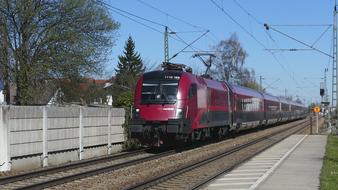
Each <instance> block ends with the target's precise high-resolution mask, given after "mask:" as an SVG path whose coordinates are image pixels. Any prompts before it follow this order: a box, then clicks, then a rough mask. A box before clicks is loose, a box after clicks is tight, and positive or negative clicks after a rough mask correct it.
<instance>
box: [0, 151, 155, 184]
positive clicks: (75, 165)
mask: <svg viewBox="0 0 338 190" xmlns="http://www.w3.org/2000/svg"><path fill="white" fill-rule="evenodd" d="M147 150H149V149H141V150H136V151H133V152H126V153H121V154H118V155H112V156H104V157H100V158H95V159H89V160H81V161H77V162H74V163H69V164H65V165H61V166H57V167H51V168H46V169H41V170H36V171H32V172H27V173H22V174H17V175H12V176H6V177H0V185H5V184H8V183H13V182H17V181H22V180H26V179H30V178H34V177H39V176H44V175H47V174H53V173H57V172H61V171H65V170H70V169H75V168H80V167H85V166H89V165H93V164H96V163H102V162H109V161H114V160H117V159H121V158H124V157H130V156H135V155H138V154H141V153H144V152H145V151H147Z"/></svg>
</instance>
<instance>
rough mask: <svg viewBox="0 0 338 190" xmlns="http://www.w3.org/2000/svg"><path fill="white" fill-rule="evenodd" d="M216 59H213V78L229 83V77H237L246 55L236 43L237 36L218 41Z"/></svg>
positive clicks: (238, 43)
mask: <svg viewBox="0 0 338 190" xmlns="http://www.w3.org/2000/svg"><path fill="white" fill-rule="evenodd" d="M213 51H215V55H216V58H215V59H213V64H214V68H212V70H211V71H212V75H213V78H216V79H218V80H221V81H229V79H230V76H231V77H235V78H236V77H237V76H238V75H239V73H240V71H241V69H242V66H243V65H244V62H245V58H246V57H247V53H246V51H245V50H244V48H243V47H242V45H241V44H240V42H239V41H238V38H237V35H236V34H232V35H231V36H230V38H229V39H226V40H222V41H220V42H219V43H218V44H217V45H216V46H215V47H213Z"/></svg>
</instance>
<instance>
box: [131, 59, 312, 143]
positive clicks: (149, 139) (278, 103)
mask: <svg viewBox="0 0 338 190" xmlns="http://www.w3.org/2000/svg"><path fill="white" fill-rule="evenodd" d="M307 113H308V109H307V108H306V107H305V106H304V105H303V104H301V103H297V102H295V101H290V100H287V99H285V98H281V97H277V96H273V95H271V94H268V93H265V92H261V91H257V90H254V89H250V88H247V87H243V86H239V85H234V84H230V83H228V82H220V81H216V80H213V79H211V78H210V77H208V76H206V75H201V76H199V75H195V74H192V72H191V69H189V68H187V67H186V66H185V65H183V64H166V65H165V66H164V69H163V70H158V71H151V72H147V73H144V74H143V75H142V76H141V77H140V78H139V80H138V81H137V84H136V88H135V93H134V108H133V112H132V119H131V120H130V121H129V124H128V125H129V128H130V132H131V138H135V139H138V140H139V141H140V143H141V144H142V145H146V146H165V145H171V144H175V143H179V142H187V141H199V140H204V139H209V138H221V137H223V136H227V135H229V134H230V133H234V132H238V131H241V130H245V129H249V128H255V127H262V126H266V125H272V124H276V123H280V122H288V121H292V120H296V119H301V118H304V117H306V115H307Z"/></svg>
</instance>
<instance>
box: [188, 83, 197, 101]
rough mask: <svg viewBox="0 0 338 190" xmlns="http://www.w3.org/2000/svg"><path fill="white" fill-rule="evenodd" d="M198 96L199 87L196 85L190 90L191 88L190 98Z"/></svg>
mask: <svg viewBox="0 0 338 190" xmlns="http://www.w3.org/2000/svg"><path fill="white" fill-rule="evenodd" d="M196 94H197V85H196V84H192V85H191V86H190V88H189V94H188V98H189V99H191V98H192V97H193V96H195V95H196Z"/></svg>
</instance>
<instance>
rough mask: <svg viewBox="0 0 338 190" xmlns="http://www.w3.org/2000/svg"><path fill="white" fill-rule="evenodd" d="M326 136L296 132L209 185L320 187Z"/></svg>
mask: <svg viewBox="0 0 338 190" xmlns="http://www.w3.org/2000/svg"><path fill="white" fill-rule="evenodd" d="M326 138H327V136H325V135H312V136H308V135H292V136H290V137H288V138H287V139H285V140H284V141H282V142H280V143H278V144H276V145H275V146H273V147H271V148H270V149H268V150H266V151H264V152H262V153H261V154H259V155H257V156H256V157H254V158H252V159H251V160H249V161H248V162H246V163H244V164H242V165H241V166H239V167H238V168H236V169H234V170H233V171H231V172H229V173H227V174H225V175H223V176H220V178H218V179H216V180H215V181H213V182H211V183H210V184H209V185H208V186H207V187H206V189H208V190H220V189H231V190H245V189H251V190H253V189H259V190H282V189H283V190H284V189H296V190H312V189H313V190H314V189H318V188H319V175H320V170H321V167H322V162H323V157H324V154H325V145H326Z"/></svg>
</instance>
